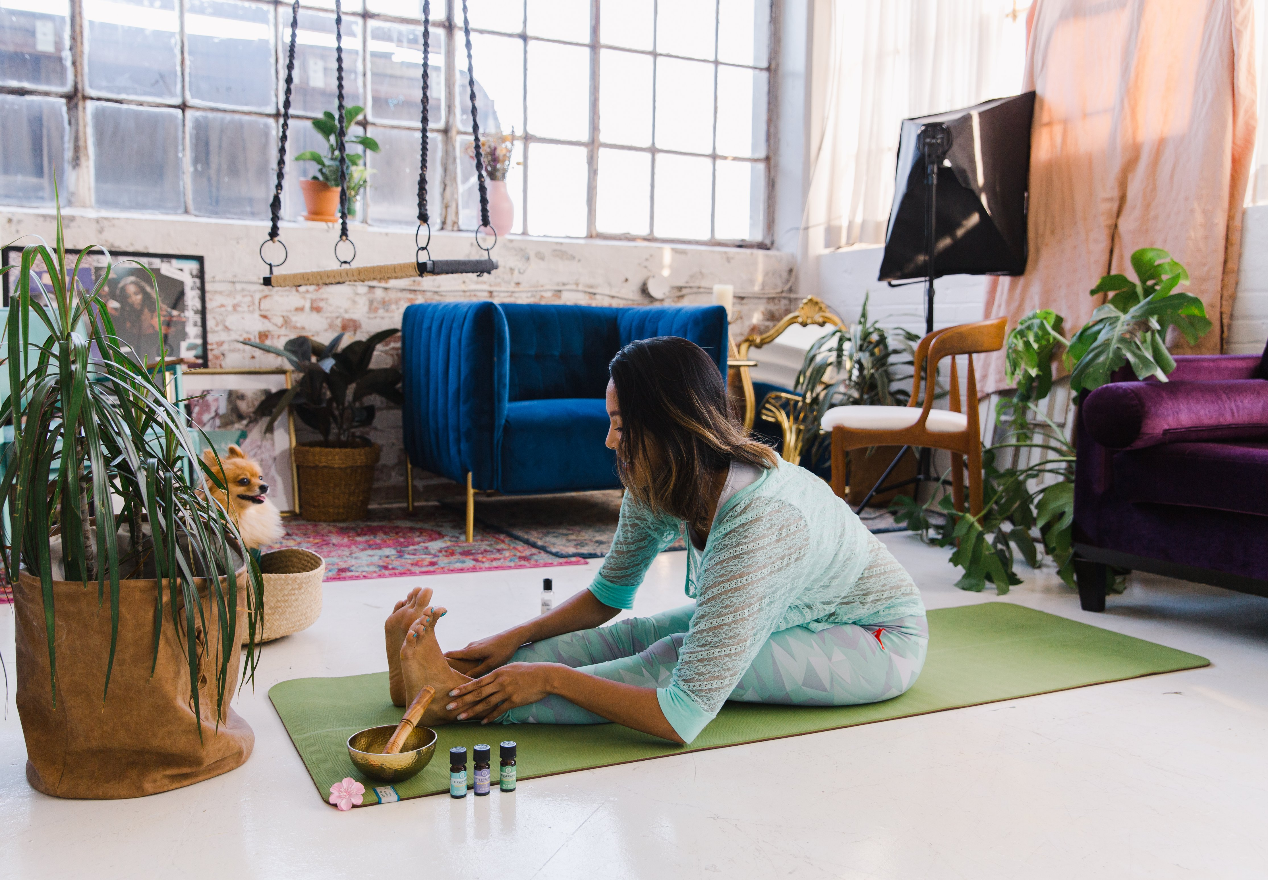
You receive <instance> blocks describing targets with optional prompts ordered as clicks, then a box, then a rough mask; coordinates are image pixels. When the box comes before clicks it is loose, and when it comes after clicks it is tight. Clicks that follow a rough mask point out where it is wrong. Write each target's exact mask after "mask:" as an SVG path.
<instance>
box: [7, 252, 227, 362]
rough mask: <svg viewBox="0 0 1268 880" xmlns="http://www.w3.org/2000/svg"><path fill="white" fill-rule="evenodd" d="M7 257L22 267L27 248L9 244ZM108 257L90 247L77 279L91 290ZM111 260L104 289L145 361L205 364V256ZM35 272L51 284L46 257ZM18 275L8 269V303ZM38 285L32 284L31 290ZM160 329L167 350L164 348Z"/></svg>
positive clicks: (124, 333)
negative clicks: (160, 340) (186, 361)
mask: <svg viewBox="0 0 1268 880" xmlns="http://www.w3.org/2000/svg"><path fill="white" fill-rule="evenodd" d="M78 256H79V254H78V252H74V253H72V252H70V251H67V252H66V261H67V262H68V263H69V264H70V267H73V266H74V265H75V259H76V258H77V257H78ZM3 260H4V265H6V266H21V265H22V248H20V247H12V246H11V247H6V248H5V249H4V253H3ZM133 261H135V262H133ZM106 262H107V260H106V255H105V254H104V253H102V252H101V251H98V250H93V251H89V252H88V254H87V255H86V256H85V257H84V262H83V264H82V265H81V266H80V268H79V274H78V278H79V281H80V283H81V284H82V285H83V286H84V288H85V289H87V290H92V289H93V287H95V286H96V284H97V282H98V281H100V280H101V276H102V275H103V274H105V271H106ZM109 262H110V263H111V264H112V268H111V270H110V278H109V280H108V281H107V282H106V287H105V290H104V291H103V292H102V293H103V295H104V297H105V300H106V307H107V308H108V309H109V310H110V315H111V317H112V318H113V319H114V326H115V330H116V331H117V332H118V334H119V338H120V339H122V340H123V341H124V342H126V343H128V344H129V345H131V346H132V347H133V348H134V349H135V350H136V352H137V354H138V355H139V356H140V358H141V359H142V360H144V361H145V362H146V363H153V362H154V361H156V360H159V359H160V358H167V359H176V358H185V359H192V360H194V361H197V362H198V363H199V364H200V365H201V366H203V367H206V366H207V321H206V315H207V293H206V288H205V286H204V281H205V279H206V274H205V272H204V268H203V258H202V257H197V256H184V255H181V254H143V253H133V252H127V251H111V252H110V260H109ZM137 263H140V266H138V265H137ZM142 266H144V267H145V268H144V269H143V268H141V267H142ZM68 268H69V267H68ZM146 269H148V270H149V271H148V272H147V271H146ZM31 273H32V275H33V276H34V277H35V279H36V280H38V281H39V283H40V284H41V285H43V287H44V288H45V289H48V286H49V278H48V268H47V267H46V266H45V265H44V261H43V260H42V259H37V260H36V262H35V265H34V266H33V267H32V269H31ZM13 275H14V270H10V271H9V272H5V273H4V296H3V303H2V304H3V306H4V307H5V308H8V307H9V297H10V295H11V293H12V292H13V291H16V290H17V288H16V287H15V284H16V279H15V278H14V277H13ZM151 275H152V276H153V278H152V279H151ZM156 283H157V286H158V290H157V293H158V302H157V303H156V302H155V292H156V291H155V284H156ZM34 287H35V285H32V288H33V289H32V295H34ZM160 330H161V331H162V339H163V349H164V350H163V351H160V350H159V337H160Z"/></svg>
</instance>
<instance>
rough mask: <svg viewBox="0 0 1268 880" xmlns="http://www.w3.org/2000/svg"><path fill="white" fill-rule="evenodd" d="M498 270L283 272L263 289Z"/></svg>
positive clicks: (404, 266) (432, 264)
mask: <svg viewBox="0 0 1268 880" xmlns="http://www.w3.org/2000/svg"><path fill="white" fill-rule="evenodd" d="M497 267H498V261H497V260H490V259H484V260H423V261H422V262H415V263H391V264H389V265H386V266H357V267H355V268H354V267H351V266H347V267H344V268H341V269H322V270H319V271H316V272H284V273H280V274H277V275H265V276H264V282H263V283H264V286H265V287H300V286H302V285H307V284H346V283H348V282H356V281H390V280H392V279H393V278H421V277H422V276H424V275H473V274H474V275H486V274H488V273H489V272H492V271H493V270H494V269H496V268H497Z"/></svg>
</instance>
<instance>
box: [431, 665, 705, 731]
mask: <svg viewBox="0 0 1268 880" xmlns="http://www.w3.org/2000/svg"><path fill="white" fill-rule="evenodd" d="M549 694H557V695H558V696H561V697H563V698H564V699H565V700H568V701H569V702H571V703H574V704H575V705H577V706H580V707H581V708H583V709H587V710H589V711H591V712H593V713H595V714H596V715H600V716H602V717H604V718H607V719H608V720H609V721H615V722H616V723H617V724H624V725H625V726H626V727H629V728H632V729H634V730H640V731H642V732H643V733H650V734H651V735H652V736H659V737H661V738H662V739H667V740H670V741H671V742H676V743H682V742H683V738H682V737H681V736H679V735H678V732H677V731H676V730H674V728H673V725H671V724H670V723H669V721H668V719H666V718H665V713H664V711H662V710H661V708H660V701H659V699H658V698H657V695H656V689H655V688H646V687H638V686H636V685H632V684H623V683H621V682H617V681H609V680H608V679H606V678H599V677H598V676H595V675H589V674H587V673H585V672H581V671H580V670H577V669H572V668H570V667H567V666H564V665H563V664H562V663H510V664H507V665H506V666H503V667H501V668H500V669H495V670H494V671H493V672H490V673H489V674H488V675H485V676H484V677H483V678H479V679H476V680H475V681H471V682H467V683H466V684H464V685H462V686H461V687H458V688H455V689H454V690H452V691H450V696H451V697H452V699H451V701H450V702H449V704H448V705H447V706H446V707H445V708H446V709H449V710H451V711H455V710H456V711H457V712H458V713H459V714H458V720H459V721H464V720H466V719H467V718H471V717H480V716H484V720H483V721H482V722H481V723H482V724H488V723H489V721H490V720H491V719H492V718H496V717H497V716H499V715H501V714H502V713H503V712H508V711H510V710H511V709H514V708H516V707H518V706H527V705H528V704H529V703H536V702H537V701H538V700H540V699H542V698H543V697H546V696H547V695H549Z"/></svg>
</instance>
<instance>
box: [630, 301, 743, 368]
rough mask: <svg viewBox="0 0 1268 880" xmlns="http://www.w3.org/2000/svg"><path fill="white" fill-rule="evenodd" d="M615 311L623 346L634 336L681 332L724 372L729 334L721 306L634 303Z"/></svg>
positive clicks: (678, 334) (635, 337)
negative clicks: (631, 306)
mask: <svg viewBox="0 0 1268 880" xmlns="http://www.w3.org/2000/svg"><path fill="white" fill-rule="evenodd" d="M615 311H616V313H617V319H616V320H617V327H618V329H619V330H620V346H621V347H622V348H623V347H625V346H626V345H628V344H629V343H631V342H634V341H635V340H637V339H651V338H652V337H654V336H681V337H682V338H683V339H690V340H691V341H692V342H694V343H695V344H696V345H698V346H700V347H701V348H703V349H704V350H705V352H706V353H707V354H708V355H709V357H711V358H712V359H713V362H714V363H715V364H717V365H718V370H720V371H721V373H722V375H723V376H726V358H727V343H728V341H729V336H728V331H727V316H726V309H724V308H723V307H722V306H636V307H634V308H632V309H616V310H615ZM612 353H613V354H616V352H615V351H614V352H612ZM605 366H606V365H605ZM605 381H606V380H605Z"/></svg>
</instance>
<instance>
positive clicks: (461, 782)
mask: <svg viewBox="0 0 1268 880" xmlns="http://www.w3.org/2000/svg"><path fill="white" fill-rule="evenodd" d="M449 796H450V797H455V798H464V797H466V796H467V747H466V746H455V747H454V748H452V749H450V750H449Z"/></svg>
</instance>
